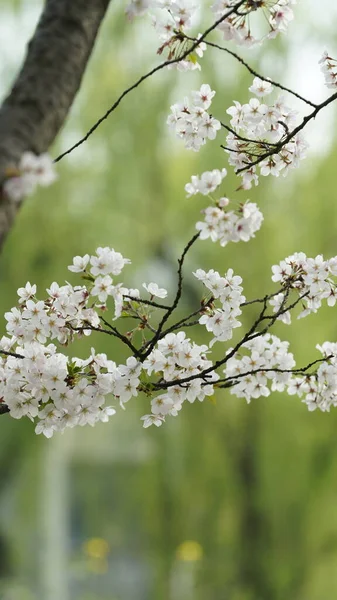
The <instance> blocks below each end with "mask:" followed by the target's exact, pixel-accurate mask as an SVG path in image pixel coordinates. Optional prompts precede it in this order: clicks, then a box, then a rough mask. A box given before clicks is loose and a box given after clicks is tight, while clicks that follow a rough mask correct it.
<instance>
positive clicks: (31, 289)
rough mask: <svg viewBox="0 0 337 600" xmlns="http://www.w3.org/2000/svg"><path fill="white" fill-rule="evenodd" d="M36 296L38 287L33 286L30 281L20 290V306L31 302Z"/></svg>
mask: <svg viewBox="0 0 337 600" xmlns="http://www.w3.org/2000/svg"><path fill="white" fill-rule="evenodd" d="M35 294H36V285H35V284H34V285H31V284H30V283H29V281H28V282H27V283H26V285H25V287H22V288H19V289H18V296H19V298H20V299H19V304H24V303H25V302H26V301H27V300H29V299H30V298H31V297H32V296H35Z"/></svg>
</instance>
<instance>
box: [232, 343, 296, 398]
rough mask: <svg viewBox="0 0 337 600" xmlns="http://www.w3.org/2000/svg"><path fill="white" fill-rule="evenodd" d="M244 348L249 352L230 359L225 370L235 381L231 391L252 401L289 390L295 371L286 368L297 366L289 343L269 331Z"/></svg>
mask: <svg viewBox="0 0 337 600" xmlns="http://www.w3.org/2000/svg"><path fill="white" fill-rule="evenodd" d="M241 349H245V350H247V354H244V355H243V356H240V355H239V354H235V355H234V356H232V357H231V358H229V359H228V361H227V363H226V367H225V369H224V373H225V375H226V378H228V379H230V380H232V382H233V386H232V387H231V388H230V391H231V394H234V395H235V396H237V397H238V398H245V399H246V400H247V402H248V403H249V402H250V401H251V399H252V398H260V396H269V395H270V393H271V391H278V392H282V391H284V390H285V389H286V386H287V384H288V383H289V382H290V380H291V377H292V374H291V373H287V372H285V371H287V370H290V369H292V368H293V367H294V366H295V360H294V357H293V355H292V354H291V352H289V351H288V349H289V342H282V341H281V340H280V339H279V338H277V337H276V336H275V335H271V334H269V333H266V334H265V335H262V336H260V337H256V338H254V339H252V340H249V341H248V342H246V343H244V344H243V345H242V346H241ZM228 352H230V351H228ZM278 371H280V372H278ZM281 371H283V372H281Z"/></svg>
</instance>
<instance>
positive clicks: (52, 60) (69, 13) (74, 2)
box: [0, 0, 110, 248]
mask: <svg viewBox="0 0 337 600" xmlns="http://www.w3.org/2000/svg"><path fill="white" fill-rule="evenodd" d="M109 1H110V0H47V1H46V3H45V8H44V11H43V13H42V15H41V18H40V21H39V23H38V25H37V28H36V31H35V33H34V36H33V38H32V40H31V41H30V43H29V45H28V52H27V56H26V59H25V61H24V64H23V66H22V69H21V71H20V73H19V75H18V77H17V79H16V81H15V82H14V85H13V88H12V91H11V92H10V94H9V96H8V97H7V98H6V99H5V100H4V102H3V104H2V106H1V108H0V248H1V247H2V244H3V242H4V240H5V238H6V236H7V233H8V232H9V230H10V228H11V226H12V224H13V221H14V218H15V216H16V213H17V211H18V209H19V206H20V203H18V202H14V201H13V200H10V199H9V198H7V197H6V196H5V194H4V193H3V183H4V179H5V176H6V171H7V169H10V168H13V167H15V166H17V165H18V162H19V160H20V157H21V155H22V154H23V152H26V151H28V150H30V151H32V152H34V154H37V155H39V154H41V153H42V152H46V151H47V150H48V148H49V147H50V145H51V144H52V142H53V141H54V139H55V137H56V135H57V133H58V132H59V130H60V128H61V127H62V125H63V123H64V121H65V119H66V117H67V114H68V112H69V109H70V107H71V105H72V103H73V101H74V98H75V95H76V93H77V91H78V89H79V87H80V84H81V80H82V76H83V73H84V71H85V67H86V65H87V62H88V59H89V57H90V55H91V52H92V50H93V46H94V43H95V39H96V36H97V32H98V29H99V26H100V24H101V22H102V20H103V18H104V15H105V13H106V10H107V8H108V5H109Z"/></svg>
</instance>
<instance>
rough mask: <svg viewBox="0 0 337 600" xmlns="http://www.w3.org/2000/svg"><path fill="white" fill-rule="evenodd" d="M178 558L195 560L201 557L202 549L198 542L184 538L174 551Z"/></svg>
mask: <svg viewBox="0 0 337 600" xmlns="http://www.w3.org/2000/svg"><path fill="white" fill-rule="evenodd" d="M176 556H177V559H178V560H185V561H196V560H201V559H202V557H203V549H202V546H201V545H200V544H199V542H196V541H194V540H186V541H185V542H182V543H181V544H180V546H178V548H177V551H176Z"/></svg>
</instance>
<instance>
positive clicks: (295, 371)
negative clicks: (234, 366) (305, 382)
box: [215, 354, 333, 388]
mask: <svg viewBox="0 0 337 600" xmlns="http://www.w3.org/2000/svg"><path fill="white" fill-rule="evenodd" d="M331 358H333V354H330V355H329V356H326V357H324V358H318V359H316V360H314V361H312V362H311V363H309V364H308V365H307V366H306V367H301V368H298V369H278V368H274V369H265V368H263V367H261V369H252V370H250V371H246V372H245V373H238V374H237V375H231V376H230V377H225V378H224V379H218V381H217V382H216V383H215V387H219V388H224V387H233V385H235V381H234V382H233V383H231V380H236V379H242V378H243V377H247V376H248V375H256V374H258V373H292V374H293V375H296V374H297V375H302V374H303V375H306V376H308V377H311V376H312V375H315V373H306V371H308V370H309V369H311V367H314V366H315V365H317V364H319V363H322V362H326V361H328V360H330V359H331ZM219 383H224V384H227V385H219Z"/></svg>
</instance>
